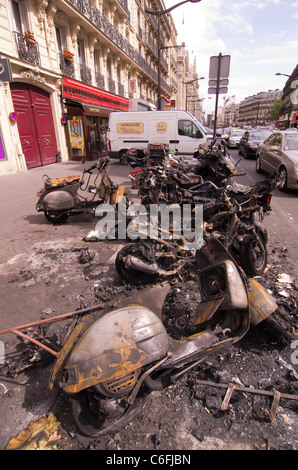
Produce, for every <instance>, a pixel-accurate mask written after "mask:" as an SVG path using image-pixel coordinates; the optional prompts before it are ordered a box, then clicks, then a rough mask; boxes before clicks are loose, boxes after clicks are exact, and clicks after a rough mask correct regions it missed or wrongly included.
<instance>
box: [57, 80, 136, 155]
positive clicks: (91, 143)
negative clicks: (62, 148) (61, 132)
mask: <svg viewBox="0 0 298 470" xmlns="http://www.w3.org/2000/svg"><path fill="white" fill-rule="evenodd" d="M62 88H63V91H62V96H63V104H64V108H66V113H65V118H66V123H65V125H66V136H67V142H68V151H69V155H70V159H71V160H80V159H82V158H86V159H87V160H97V159H98V158H100V157H102V156H104V155H107V154H108V147H107V130H108V122H109V114H110V112H111V111H128V107H129V100H128V99H126V98H123V97H122V96H118V95H115V94H113V93H109V92H108V91H105V90H101V89H99V88H95V87H92V86H90V85H85V84H84V83H82V82H77V81H76V80H73V79H71V78H66V77H64V78H63V86H62Z"/></svg>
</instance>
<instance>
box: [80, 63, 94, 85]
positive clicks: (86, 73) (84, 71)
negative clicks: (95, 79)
mask: <svg viewBox="0 0 298 470" xmlns="http://www.w3.org/2000/svg"><path fill="white" fill-rule="evenodd" d="M80 72H81V81H82V82H83V83H86V85H92V74H91V69H90V68H89V67H87V66H86V65H85V64H80Z"/></svg>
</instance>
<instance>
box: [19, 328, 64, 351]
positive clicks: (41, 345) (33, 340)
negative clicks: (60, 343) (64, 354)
mask: <svg viewBox="0 0 298 470" xmlns="http://www.w3.org/2000/svg"><path fill="white" fill-rule="evenodd" d="M12 333H15V334H16V335H17V336H21V338H24V339H27V340H29V341H31V343H34V344H36V346H39V347H40V348H42V349H45V350H46V351H48V352H49V353H50V354H52V355H53V356H57V355H58V352H57V351H54V349H51V348H49V347H48V346H46V345H45V344H42V343H41V342H40V341H37V340H36V339H35V338H32V337H31V336H28V335H26V334H25V333H22V332H21V331H19V330H12Z"/></svg>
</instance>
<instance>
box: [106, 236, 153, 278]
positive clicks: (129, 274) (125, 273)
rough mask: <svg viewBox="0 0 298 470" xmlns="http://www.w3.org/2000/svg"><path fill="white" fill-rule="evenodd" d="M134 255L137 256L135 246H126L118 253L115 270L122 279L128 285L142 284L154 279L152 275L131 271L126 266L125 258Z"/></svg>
mask: <svg viewBox="0 0 298 470" xmlns="http://www.w3.org/2000/svg"><path fill="white" fill-rule="evenodd" d="M133 254H134V255H135V254H136V249H135V244H129V245H126V246H124V247H123V248H122V249H121V250H120V251H118V253H117V256H116V260H115V268H116V271H117V273H118V274H119V276H120V277H121V279H123V280H124V281H126V282H128V283H141V282H145V281H147V280H149V279H152V274H147V273H145V272H141V271H137V270H136V269H130V268H128V267H127V266H126V264H125V262H124V258H125V257H126V256H129V255H133Z"/></svg>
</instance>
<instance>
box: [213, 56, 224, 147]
mask: <svg viewBox="0 0 298 470" xmlns="http://www.w3.org/2000/svg"><path fill="white" fill-rule="evenodd" d="M221 56H222V55H221V52H220V53H219V56H218V69H217V83H216V100H215V114H214V129H213V139H215V137H216V124H217V107H218V95H219V83H220V68H221Z"/></svg>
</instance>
